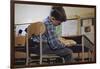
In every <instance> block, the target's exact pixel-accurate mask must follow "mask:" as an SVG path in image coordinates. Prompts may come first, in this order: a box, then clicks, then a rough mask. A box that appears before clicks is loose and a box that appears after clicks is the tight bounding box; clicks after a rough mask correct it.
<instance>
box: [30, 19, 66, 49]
mask: <svg viewBox="0 0 100 69" xmlns="http://www.w3.org/2000/svg"><path fill="white" fill-rule="evenodd" d="M44 24H45V26H46V32H45V33H44V34H43V35H42V39H43V40H44V41H47V43H48V46H49V47H50V48H51V49H53V50H54V49H61V48H64V47H65V46H64V44H62V43H61V42H60V41H59V40H58V37H57V36H56V34H55V26H54V25H53V24H52V22H51V21H50V20H49V17H48V18H46V19H45V20H44ZM32 39H33V41H39V36H35V37H34V38H32Z"/></svg>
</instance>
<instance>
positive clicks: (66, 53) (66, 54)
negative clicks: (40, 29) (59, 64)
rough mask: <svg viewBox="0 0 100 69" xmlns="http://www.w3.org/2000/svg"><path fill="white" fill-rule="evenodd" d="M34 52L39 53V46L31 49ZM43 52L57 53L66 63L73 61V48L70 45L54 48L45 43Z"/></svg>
mask: <svg viewBox="0 0 100 69" xmlns="http://www.w3.org/2000/svg"><path fill="white" fill-rule="evenodd" d="M30 50H31V52H32V53H37V54H39V53H40V52H39V50H40V48H39V46H37V47H33V48H31V49H30ZM42 51H43V54H56V55H58V56H60V57H63V58H64V60H65V62H66V63H71V62H73V55H72V53H73V52H72V50H71V49H69V48H68V47H64V48H61V49H56V50H52V49H51V48H50V47H49V46H48V45H43V47H42Z"/></svg>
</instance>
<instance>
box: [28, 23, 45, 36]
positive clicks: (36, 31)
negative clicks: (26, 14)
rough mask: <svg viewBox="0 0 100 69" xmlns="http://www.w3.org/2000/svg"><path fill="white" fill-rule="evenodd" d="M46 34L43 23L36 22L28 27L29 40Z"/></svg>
mask: <svg viewBox="0 0 100 69" xmlns="http://www.w3.org/2000/svg"><path fill="white" fill-rule="evenodd" d="M44 32H45V25H44V23H42V22H35V23H32V24H30V25H29V26H28V28H27V33H28V38H30V37H31V36H32V35H40V34H43V33H44Z"/></svg>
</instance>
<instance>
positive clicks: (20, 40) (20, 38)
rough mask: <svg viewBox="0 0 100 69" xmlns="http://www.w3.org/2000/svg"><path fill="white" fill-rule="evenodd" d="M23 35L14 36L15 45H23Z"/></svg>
mask: <svg viewBox="0 0 100 69" xmlns="http://www.w3.org/2000/svg"><path fill="white" fill-rule="evenodd" d="M25 41H26V40H25V36H15V46H25Z"/></svg>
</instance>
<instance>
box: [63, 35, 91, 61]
mask: <svg viewBox="0 0 100 69" xmlns="http://www.w3.org/2000/svg"><path fill="white" fill-rule="evenodd" d="M63 38H65V39H72V40H74V41H76V43H77V44H76V45H74V46H69V47H68V48H70V49H71V50H73V52H74V53H78V59H76V60H78V61H79V60H80V59H81V60H82V62H84V61H85V56H84V53H85V52H87V53H88V60H89V61H90V59H91V57H90V56H91V55H90V48H91V47H92V46H93V44H92V45H91V43H90V41H89V39H88V40H87V39H86V37H85V36H84V35H79V36H69V37H63ZM90 46H91V47H90ZM89 47H90V48H89Z"/></svg>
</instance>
